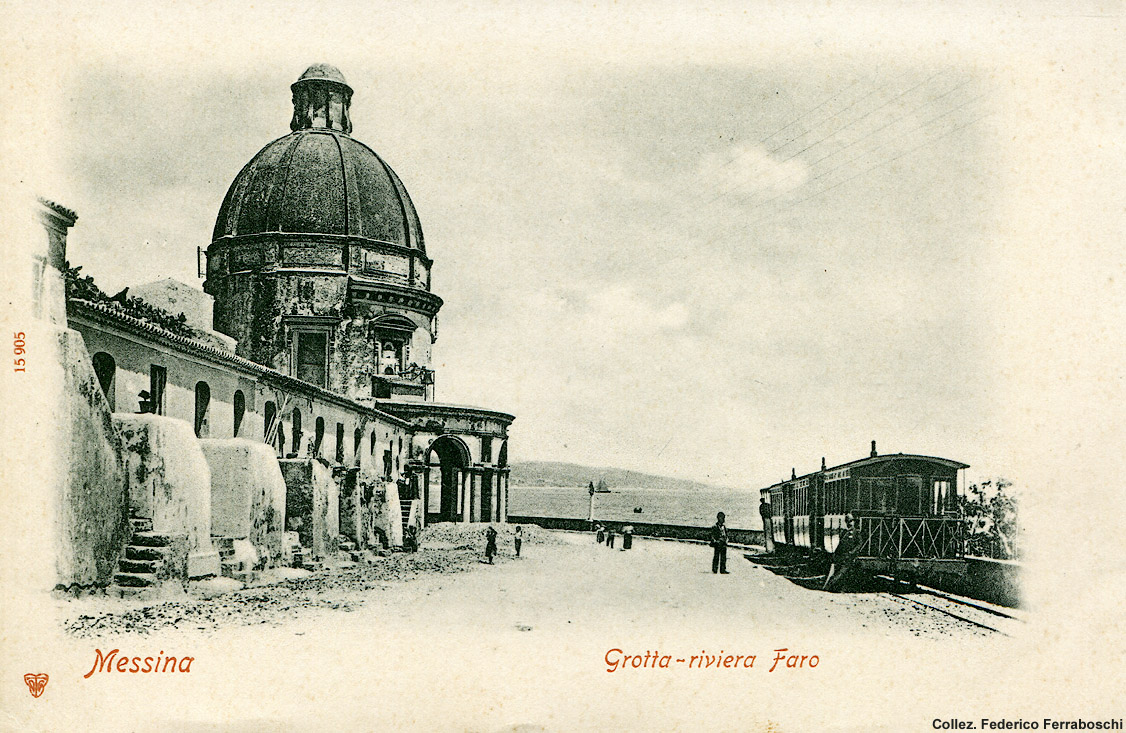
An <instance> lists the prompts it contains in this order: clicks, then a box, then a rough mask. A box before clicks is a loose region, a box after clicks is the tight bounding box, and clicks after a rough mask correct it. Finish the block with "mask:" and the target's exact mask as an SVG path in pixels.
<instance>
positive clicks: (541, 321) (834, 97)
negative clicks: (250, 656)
mask: <svg viewBox="0 0 1126 733" xmlns="http://www.w3.org/2000/svg"><path fill="white" fill-rule="evenodd" d="M133 7H135V8H140V7H141V6H133ZM208 7H209V8H210V10H209V12H208V13H203V12H198V13H197V12H194V11H192V10H185V9H181V11H180V14H179V15H178V16H177V17H175V18H157V17H148V16H146V14H145V13H144V12H141V11H138V12H136V13H133V14H127V15H123V16H120V17H118V18H117V19H116V20H110V19H107V17H106V16H103V15H97V16H95V15H91V16H89V17H71V18H70V19H69V21H68V22H69V23H70V24H71V25H72V26H73V27H77V26H78V25H79V24H87V25H86V27H88V28H90V29H91V32H92V33H93V32H94V31H95V30H97V29H101V30H102V31H105V32H112V33H115V34H117V35H116V38H117V39H118V42H117V43H99V44H96V45H95V44H92V43H90V42H89V41H88V40H84V39H83V38H76V37H71V36H67V37H66V39H65V40H63V39H61V38H60V44H62V50H63V51H65V50H66V49H68V48H69V49H70V50H71V51H72V52H73V53H72V54H71V55H65V54H57V55H56V56H55V57H54V59H55V61H54V67H53V68H54V70H55V71H56V72H57V73H55V74H54V75H53V76H52V78H53V79H54V82H55V84H56V87H55V92H56V94H57V96H56V98H55V101H54V103H53V104H52V105H50V107H49V108H48V110H47V111H46V112H45V113H44V116H45V117H46V118H49V127H50V132H51V134H52V135H53V138H52V139H53V140H54V141H55V142H56V146H55V148H54V150H55V151H56V153H57V170H58V174H57V175H56V176H55V177H54V178H53V179H52V180H51V185H52V188H51V189H50V193H46V194H45V195H47V196H48V197H49V198H52V199H54V200H56V201H59V202H60V203H63V204H64V205H66V206H68V207H70V208H73V209H75V210H76V211H77V212H78V214H79V223H78V225H77V226H76V227H75V229H74V230H73V232H72V235H71V239H70V244H69V258H70V260H71V262H72V264H80V265H82V266H83V271H84V272H86V273H88V274H91V275H93V276H94V277H95V279H96V280H97V281H98V282H99V283H100V284H101V285H102V286H103V288H104V289H106V290H108V291H110V292H114V291H115V290H116V289H119V288H121V287H124V286H126V285H130V284H139V283H142V282H147V281H151V280H155V279H158V278H162V277H175V278H177V279H181V280H183V281H185V282H189V283H199V282H200V281H199V280H198V279H197V278H196V264H195V256H196V248H197V247H206V246H207V245H208V243H209V240H210V234H211V230H212V227H213V225H214V221H215V217H216V215H217V214H218V210H219V205H220V203H221V201H222V198H223V196H224V194H225V192H226V190H227V187H228V185H229V184H230V182H231V181H232V180H233V179H234V177H235V175H236V174H237V173H238V171H239V169H240V168H241V167H242V166H243V165H244V164H245V163H246V162H247V161H249V160H250V158H251V157H252V156H253V155H254V154H255V153H256V152H257V151H258V150H259V149H260V148H262V147H263V146H264V145H266V144H267V143H268V142H270V141H271V140H273V139H275V138H277V137H280V136H282V135H284V134H286V133H287V132H288V121H289V117H290V114H291V106H290V93H289V84H290V83H292V82H293V81H294V80H295V79H296V78H297V77H298V75H299V74H300V73H301V71H302V70H303V69H304V68H305V67H306V66H308V65H309V64H311V63H314V62H327V63H332V64H334V65H336V66H338V67H339V68H340V69H341V70H342V72H343V73H344V75H345V77H346V78H347V80H348V81H349V83H350V85H351V86H352V87H353V89H354V90H355V94H354V98H353V106H352V119H353V123H354V130H353V136H354V137H356V138H357V139H359V140H361V141H363V142H365V143H367V144H368V145H370V146H371V147H372V148H373V149H375V150H376V151H377V152H378V153H379V154H380V155H381V156H382V157H383V158H384V159H385V160H386V161H387V162H388V163H389V164H390V165H391V166H392V167H393V168H394V169H395V171H396V172H397V173H398V174H399V176H400V177H401V178H402V180H403V182H404V183H405V185H406V187H407V190H408V191H409V193H410V195H411V197H412V199H413V201H414V203H415V205H416V207H417V209H418V212H419V216H420V218H421V221H422V227H423V230H424V232H425V236H426V243H427V251H428V254H429V255H430V256H431V257H433V258H434V261H435V265H434V272H433V290H434V292H436V293H438V294H439V295H440V296H441V297H442V298H443V299H444V300H445V305H444V307H443V309H442V311H441V316H440V319H441V327H440V337H439V339H438V341H437V343H436V344H435V351H434V359H435V364H434V366H435V367H436V369H437V397H438V399H439V400H440V401H442V402H459V403H466V404H472V405H479V406H485V407H490V408H494V409H499V410H503V411H506V412H510V413H512V414H514V415H516V421H515V422H514V424H513V425H512V428H511V441H510V455H511V457H512V459H513V460H560V461H570V462H575V463H582V464H588V465H612V466H617V467H622V468H628V469H633V470H641V471H648V472H653V473H661V474H668V475H674V476H680V477H685V478H692V479H696V480H700V481H707V482H714V483H718V484H723V485H729V486H736V487H745V488H751V489H755V488H758V487H760V486H763V485H767V484H769V483H772V482H774V481H777V480H779V479H781V478H783V477H787V476H788V475H789V473H790V469H791V467H793V468H796V469H797V471H798V473H802V472H805V471H811V470H815V469H816V468H817V467H819V465H820V460H821V457H822V456H824V457H825V458H826V460H827V461H828V463H829V464H830V465H833V464H834V463H842V462H845V461H849V460H854V459H856V458H860V457H863V456H865V455H867V453H868V448H869V441H871V440H876V441H877V443H878V446H879V448H880V450H881V451H882V452H884V451H886V452H905V453H922V454H930V455H939V456H943V457H947V458H951V459H955V460H960V461H964V462H966V463H969V464H971V465H973V467H974V468H973V472H972V473H971V474H970V475H971V478H973V479H981V478H988V477H991V476H994V475H1007V476H1010V477H1012V476H1013V475H1014V473H1015V471H1016V466H1017V464H1018V463H1019V455H1017V454H1015V453H1013V451H1012V444H1011V440H1010V438H1009V437H1008V436H1010V435H1011V434H1012V431H1013V422H1012V421H1013V403H1012V401H1011V399H1010V397H1011V394H1012V392H1013V391H1014V390H1018V389H1019V390H1023V389H1025V386H1026V385H1025V384H1024V383H1023V382H1020V380H1018V379H1016V378H1014V376H1013V371H1012V370H1013V363H1014V357H1013V356H1012V353H1011V352H1012V349H1011V347H1012V339H1013V338H1015V336H1014V335H1013V334H1014V333H1015V332H1014V331H1013V330H1012V328H1011V327H1012V324H1013V321H1014V318H1015V317H1016V316H1014V311H1013V307H1012V306H1013V302H1012V299H1011V298H1010V297H1009V296H1008V295H1007V294H1006V285H1007V284H1012V282H1013V280H1012V278H1013V277H1014V272H1015V271H1014V270H1013V267H1012V265H1013V258H1014V256H1018V255H1014V251H1013V249H1012V247H1013V245H1014V242H1015V241H1016V240H1015V238H1014V234H1013V227H1014V216H1013V206H1012V197H1013V190H1014V185H1013V173H1012V169H1013V166H1014V165H1015V163H1014V160H1017V159H1019V158H1020V156H1021V155H1023V154H1025V151H1026V150H1027V149H1028V147H1027V145H1025V146H1024V147H1022V144H1023V143H1021V142H1014V141H1015V140H1016V138H1015V136H1014V135H1011V134H1010V132H1011V129H1010V128H1009V127H1008V125H1009V124H1011V123H1012V121H1013V119H1014V117H1019V116H1020V115H1021V114H1023V113H1026V112H1027V110H1025V109H1021V108H1020V107H1019V105H1017V104H1016V102H1014V98H1013V94H1012V92H1011V90H1010V89H1009V88H1008V83H1009V79H1010V77H1011V76H1012V74H1014V73H1015V72H1014V71H1013V69H1012V68H1011V64H1010V65H1009V66H1006V65H1005V64H1000V63H998V61H997V59H996V58H993V57H990V56H989V55H988V54H985V53H982V52H979V51H977V50H975V49H980V48H981V47H982V43H983V38H987V36H988V32H987V31H982V32H981V34H982V35H981V36H978V35H976V33H977V31H971V30H967V28H966V27H964V26H962V25H960V24H958V23H957V22H956V21H957V20H958V19H957V18H956V17H955V18H951V17H948V16H939V17H937V19H927V18H915V19H913V21H912V23H913V25H912V24H906V25H905V26H904V28H903V35H902V37H901V38H900V39H899V40H897V41H894V42H892V41H888V40H886V39H884V40H883V41H882V42H880V43H876V42H875V40H874V39H873V37H868V36H865V35H864V34H862V33H859V32H857V31H855V30H852V29H851V28H852V27H851V26H848V25H846V26H843V27H837V26H834V24H833V22H832V18H825V19H821V20H817V19H815V20H812V21H809V23H808V24H806V25H802V24H798V25H797V26H795V25H794V23H791V22H789V21H787V19H786V18H784V17H782V16H780V15H779V13H780V12H781V11H780V10H779V9H778V8H776V7H775V6H767V5H764V6H763V8H764V13H765V15H767V16H769V17H770V18H773V19H774V21H775V24H774V27H775V28H776V29H780V30H778V32H777V33H776V34H773V35H771V34H768V33H765V32H764V28H766V27H769V26H770V24H768V23H762V24H760V23H757V22H755V21H756V19H752V18H748V17H747V15H746V12H745V8H740V6H735V5H724V4H720V5H717V6H715V8H714V9H713V10H712V11H709V12H702V11H701V12H699V17H695V16H690V15H685V14H686V13H688V11H684V10H681V9H678V8H677V7H676V6H674V5H664V4H661V5H654V6H652V7H654V8H658V9H659V10H658V11H656V12H653V13H651V14H647V13H644V12H642V11H638V10H636V8H637V7H638V6H629V9H628V10H627V9H622V10H621V11H620V12H619V11H612V10H605V9H602V8H599V7H598V6H591V5H580V4H563V3H560V4H557V5H552V4H543V5H529V6H519V5H508V4H504V3H501V4H496V5H490V6H484V7H485V8H487V9H483V10H480V11H477V12H471V11H468V10H465V8H464V6H445V7H446V8H447V9H448V12H438V11H436V10H433V7H434V6H430V7H431V8H432V10H431V11H430V12H429V13H421V12H420V13H419V14H418V15H417V16H411V17H409V18H408V17H403V16H401V15H398V14H394V13H391V12H385V11H379V10H375V11H372V12H370V13H367V12H361V11H360V8H359V6H352V5H347V4H342V5H338V6H337V5H334V6H325V7H331V8H333V10H332V11H330V10H322V11H321V12H322V13H323V14H324V17H317V16H316V15H315V14H314V10H312V9H311V7H312V6H292V7H293V8H294V9H295V12H294V13H293V14H292V16H289V17H286V18H284V19H281V18H278V17H277V16H274V15H270V14H268V13H265V12H264V11H261V10H260V11H254V12H255V13H260V15H257V16H256V17H237V18H236V17H233V16H232V17H229V18H228V17H226V16H225V15H223V14H222V13H223V11H222V10H221V7H222V6H217V5H216V6H208ZM454 7H456V8H459V9H458V10H453V9H451V8H454ZM75 12H76V13H77V12H80V11H75ZM858 12H867V11H858ZM931 20H933V21H935V22H937V23H939V26H940V27H948V28H949V29H950V35H949V38H953V39H961V41H960V43H955V44H953V46H950V47H944V45H945V41H943V42H942V43H939V42H938V41H939V40H940V39H941V38H942V35H941V33H937V32H935V33H932V34H931V35H930V36H928V38H929V43H928V44H927V45H918V46H914V47H910V45H911V39H912V38H916V39H917V38H919V37H921V36H920V34H922V33H923V32H924V31H923V28H925V27H926V26H927V25H928V22H929V21H931ZM697 21H698V23H697ZM943 23H945V24H947V25H946V26H943V25H942V24H943ZM857 24H858V25H862V24H860V23H859V21H857ZM697 26H698V27H697ZM967 34H969V35H968V36H967ZM967 39H968V40H967ZM907 47H910V50H909V51H905V48H907ZM786 49H789V52H787V53H781V52H779V51H780V50H786ZM60 59H61V60H60ZM1022 404H1023V403H1022Z"/></svg>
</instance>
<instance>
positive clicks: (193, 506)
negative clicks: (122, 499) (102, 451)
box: [113, 414, 219, 577]
mask: <svg viewBox="0 0 1126 733" xmlns="http://www.w3.org/2000/svg"><path fill="white" fill-rule="evenodd" d="M113 421H114V426H115V427H116V429H117V433H118V436H119V439H120V442H121V450H122V457H123V459H124V462H125V482H126V486H127V488H128V492H129V504H130V511H131V514H132V516H135V517H146V518H149V519H152V528H153V531H154V532H156V533H158V534H167V535H180V534H183V535H186V537H187V555H188V574H189V575H190V576H191V577H200V576H203V575H217V574H218V573H219V553H218V552H217V551H216V550H215V548H214V547H213V546H212V544H211V469H210V468H209V467H208V465H207V459H206V458H204V455H203V451H202V450H201V449H200V447H199V443H198V441H197V440H196V437H195V433H194V432H193V430H192V426H191V425H189V424H188V423H186V422H184V421H183V420H177V419H175V418H170V417H162V416H160V415H123V414H117V415H114V417H113Z"/></svg>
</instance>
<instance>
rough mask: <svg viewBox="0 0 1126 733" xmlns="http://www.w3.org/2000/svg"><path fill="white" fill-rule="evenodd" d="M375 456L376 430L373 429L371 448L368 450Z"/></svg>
mask: <svg viewBox="0 0 1126 733" xmlns="http://www.w3.org/2000/svg"><path fill="white" fill-rule="evenodd" d="M368 452H369V453H371V454H372V455H373V456H374V455H375V431H374V430H372V431H371V449H370V450H369V451H368Z"/></svg>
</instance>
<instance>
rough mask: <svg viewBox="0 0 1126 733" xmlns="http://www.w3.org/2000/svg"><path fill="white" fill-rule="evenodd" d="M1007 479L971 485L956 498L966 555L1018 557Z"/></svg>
mask: <svg viewBox="0 0 1126 733" xmlns="http://www.w3.org/2000/svg"><path fill="white" fill-rule="evenodd" d="M1012 485H1013V484H1012V482H1011V481H1006V480H1005V479H1003V478H997V479H994V480H990V481H982V482H981V483H980V484H973V485H971V486H970V487H969V488H968V489H966V493H965V494H964V495H962V496H959V497H958V505H959V508H960V509H961V511H962V516H964V517H965V518H966V520H967V537H966V554H968V555H979V556H981V557H992V558H997V559H1001V560H1015V559H1018V558H1019V557H1020V552H1021V542H1020V535H1021V532H1020V525H1019V524H1018V521H1017V514H1018V512H1017V500H1016V497H1015V496H1013V495H1012V493H1011V492H1010V487H1011V486H1012Z"/></svg>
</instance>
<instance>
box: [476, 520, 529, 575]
mask: <svg viewBox="0 0 1126 733" xmlns="http://www.w3.org/2000/svg"><path fill="white" fill-rule="evenodd" d="M512 544H513V546H514V547H515V548H516V557H520V547H521V546H522V545H523V544H524V528H523V527H521V526H520V525H516V532H515V534H514V535H513V538H512ZM496 556H497V531H496V528H494V527H493V526H492V525H490V526H489V528H488V529H486V530H485V559H486V560H488V561H489V564H490V565H492V564H493V558H494V557H496Z"/></svg>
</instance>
